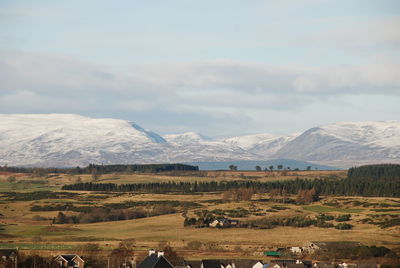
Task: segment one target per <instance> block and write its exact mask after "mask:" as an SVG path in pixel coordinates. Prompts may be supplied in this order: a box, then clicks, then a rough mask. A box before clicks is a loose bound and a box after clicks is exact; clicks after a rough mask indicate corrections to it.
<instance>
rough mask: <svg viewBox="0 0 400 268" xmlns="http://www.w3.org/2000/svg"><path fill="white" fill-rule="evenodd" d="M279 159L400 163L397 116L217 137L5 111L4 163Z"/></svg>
mask: <svg viewBox="0 0 400 268" xmlns="http://www.w3.org/2000/svg"><path fill="white" fill-rule="evenodd" d="M278 158H281V159H282V158H285V159H296V160H304V161H313V162H316V163H324V164H330V165H336V166H340V167H347V166H351V165H355V164H359V163H374V162H384V161H386V162H400V121H382V122H360V123H358V122H357V123H354V122H347V123H336V124H330V125H326V126H320V127H316V128H311V129H309V130H307V131H305V132H303V133H298V134H292V135H287V136H279V135H272V134H256V135H247V136H239V137H232V138H228V139H222V140H213V139H210V138H206V137H204V136H202V135H200V134H197V133H194V132H188V133H183V134H171V135H164V136H161V135H158V134H157V133H155V132H153V131H150V130H146V129H144V128H142V127H141V126H139V125H137V124H135V123H133V122H129V121H125V120H118V119H95V118H89V117H85V116H80V115H74V114H10V115H0V165H29V166H35V165H36V166H76V165H80V166H83V165H87V164H89V163H104V164H112V163H161V162H163V163H165V162H189V161H191V162H195V161H198V162H200V161H233V160H268V159H278Z"/></svg>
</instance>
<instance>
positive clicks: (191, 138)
mask: <svg viewBox="0 0 400 268" xmlns="http://www.w3.org/2000/svg"><path fill="white" fill-rule="evenodd" d="M164 139H166V140H167V141H168V142H170V143H175V144H193V143H200V142H207V141H211V139H209V138H206V137H204V136H202V135H200V134H198V133H196V132H186V133H182V134H168V135H164Z"/></svg>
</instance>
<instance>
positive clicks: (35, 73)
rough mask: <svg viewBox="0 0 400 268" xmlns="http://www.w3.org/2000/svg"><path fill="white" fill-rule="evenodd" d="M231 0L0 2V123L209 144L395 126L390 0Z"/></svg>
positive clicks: (397, 41) (398, 64)
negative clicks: (25, 116) (60, 120)
mask: <svg viewBox="0 0 400 268" xmlns="http://www.w3.org/2000/svg"><path fill="white" fill-rule="evenodd" d="M88 2H90V1H88ZM133 2H135V1H133ZM189 2H191V1H189ZM233 2H234V3H232V4H229V3H230V1H227V2H225V3H226V6H225V8H224V9H222V8H221V7H220V6H218V5H217V6H216V7H215V8H216V9H217V10H210V9H209V8H208V7H207V5H210V6H212V2H209V3H208V2H207V1H204V2H202V4H201V6H199V4H198V3H195V2H193V3H192V4H191V5H190V4H188V2H187V1H172V2H171V3H170V6H168V7H164V8H168V10H167V11H169V12H170V13H168V12H166V13H162V12H161V11H160V10H159V9H162V8H163V6H162V5H163V4H161V3H160V4H159V5H157V4H155V3H153V4H150V3H148V4H143V3H142V4H138V3H131V2H130V1H127V2H121V3H120V6H119V7H114V9H112V10H110V12H109V14H108V13H107V15H108V16H107V17H106V18H105V17H104V16H102V14H103V15H104V12H105V11H106V10H107V9H110V8H112V6H111V3H108V4H107V3H105V2H101V3H100V4H99V5H98V7H97V10H96V9H93V10H91V9H90V5H87V4H82V5H81V4H79V1H76V2H74V1H71V2H70V1H68V2H64V3H62V4H58V5H55V4H54V3H52V2H46V1H43V3H42V5H39V4H35V5H34V6H31V8H29V2H25V3H24V2H23V1H5V2H2V3H1V4H0V7H1V9H0V10H1V12H0V43H1V45H0V113H78V114H83V115H89V116H94V117H113V118H123V119H128V120H132V121H136V122H137V123H139V124H141V125H143V126H144V127H146V128H151V129H153V130H155V131H157V132H160V133H173V132H183V131H189V130H194V131H197V132H200V133H203V134H205V135H209V136H219V135H239V134H247V133H256V132H271V133H290V132H295V131H301V130H304V129H307V128H309V127H312V126H315V125H319V124H327V123H331V122H336V121H360V120H389V119H397V120H399V119H400V105H399V103H400V61H399V59H400V53H399V52H400V49H399V48H400V31H398V29H399V28H400V14H399V13H400V4H398V3H396V1H379V4H377V3H376V1H373V2H372V1H371V3H369V2H368V1H354V2H358V4H359V5H362V6H357V5H354V3H353V4H352V5H354V6H352V5H350V6H346V8H344V6H345V3H347V2H346V1H327V0H324V1H312V0H308V1H305V0H304V1H254V3H251V4H249V3H247V1H233ZM294 3H295V4H294ZM31 4H32V3H31ZM38 6H43V8H38ZM173 7H175V9H173ZM358 7H360V8H358ZM218 8H221V9H219V10H218ZM127 10H128V11H131V12H132V14H130V13H129V12H128V11H127ZM174 10H175V11H174ZM295 10H296V11H297V12H294V11H295ZM139 11H140V12H139ZM139 13H140V14H141V15H140V16H139V17H135V16H134V15H135V14H139ZM146 14H147V15H148V16H152V15H154V16H155V15H158V17H153V19H152V20H151V21H148V17H146V16H145V15H146ZM278 14H279V15H278ZM201 15H203V16H201ZM218 16H219V17H218ZM193 17H194V18H193ZM84 18H86V19H87V21H86V22H82V21H81V20H83V19H84ZM172 18H173V19H172ZM201 19H202V20H204V23H201V21H199V20H201ZM105 20H106V22H105ZM165 21H167V23H165ZM1 22H2V23H1ZM72 22H74V23H72ZM96 22H97V24H96ZM166 24H167V25H166ZM232 28H233V29H232ZM57 29H58V30H57ZM140 29H141V30H140ZM124 55H125V57H124ZM113 56H114V57H113Z"/></svg>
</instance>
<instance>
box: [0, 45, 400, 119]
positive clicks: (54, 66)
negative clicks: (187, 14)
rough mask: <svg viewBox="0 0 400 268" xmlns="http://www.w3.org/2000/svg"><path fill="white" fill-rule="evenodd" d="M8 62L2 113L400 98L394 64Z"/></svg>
mask: <svg viewBox="0 0 400 268" xmlns="http://www.w3.org/2000/svg"><path fill="white" fill-rule="evenodd" d="M1 56H2V57H1V60H0V80H1V81H2V83H1V85H0V97H1V100H2V102H3V104H5V105H2V107H1V108H0V109H1V112H7V107H8V106H7V105H9V104H7V103H17V102H18V99H20V100H25V101H29V100H30V103H27V104H26V105H25V106H24V109H23V110H24V111H29V107H31V109H32V110H35V111H37V110H40V107H41V106H42V107H44V108H43V110H49V109H50V108H49V107H52V108H54V109H55V110H57V109H67V107H71V109H72V108H73V109H75V110H78V109H79V110H86V111H90V110H91V109H100V108H99V107H104V109H107V110H108V111H111V112H112V111H115V110H124V111H136V112H138V111H142V112H145V111H149V110H152V109H155V108H161V109H169V110H179V109H181V108H182V109H186V110H188V107H193V109H192V110H195V109H198V108H199V107H201V109H203V110H207V109H208V110H209V111H211V112H210V114H212V113H214V112H215V113H221V112H222V111H223V110H225V111H226V112H229V113H232V112H234V113H235V112H238V111H241V112H243V111H245V110H246V109H248V110H249V111H250V110H282V109H289V110H290V109H295V108H296V107H297V108H298V107H301V106H305V105H309V104H311V103H313V102H316V101H319V100H321V99H326V97H329V96H336V95H351V94H354V95H357V94H377V95H400V65H399V64H396V63H389V62H384V63H380V64H378V63H376V64H368V65H353V66H350V65H349V66H306V65H293V64H292V65H289V64H288V65H281V66H276V65H268V64H260V63H252V62H239V61H232V60H227V59H221V60H209V61H200V62H183V63H171V64H152V65H151V64H147V65H135V66H132V67H131V68H126V69H125V71H124V72H121V71H118V72H117V71H113V68H108V67H106V66H100V65H95V64H92V63H88V62H82V61H79V60H77V59H74V58H72V57H69V56H62V55H61V56H60V55H48V54H31V53H16V52H13V53H7V54H6V53H2V55H1ZM73 100H76V101H75V103H74V104H72V105H71V104H70V102H72V101H73ZM85 102H86V104H85ZM33 103H37V104H36V105H33ZM55 103H58V104H55ZM104 104H107V105H104ZM17 106H18V105H17ZM80 106H81V107H80ZM18 107H19V106H18ZM45 107H46V108H45ZM14 110H15V109H14Z"/></svg>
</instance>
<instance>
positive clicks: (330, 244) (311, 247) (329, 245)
mask: <svg viewBox="0 0 400 268" xmlns="http://www.w3.org/2000/svg"><path fill="white" fill-rule="evenodd" d="M361 245H362V244H361V243H360V242H353V241H311V242H309V243H308V245H307V247H306V249H307V251H308V252H310V253H313V252H315V251H316V250H322V251H325V252H328V251H335V250H337V249H354V248H356V247H359V246H361Z"/></svg>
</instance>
